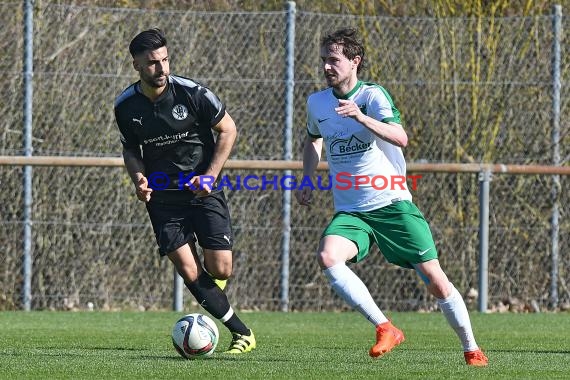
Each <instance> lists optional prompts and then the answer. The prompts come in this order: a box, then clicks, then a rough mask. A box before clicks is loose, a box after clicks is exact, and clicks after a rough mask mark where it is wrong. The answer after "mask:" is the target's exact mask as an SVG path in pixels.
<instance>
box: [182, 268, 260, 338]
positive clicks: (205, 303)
mask: <svg viewBox="0 0 570 380" xmlns="http://www.w3.org/2000/svg"><path fill="white" fill-rule="evenodd" d="M186 287H187V288H188V290H190V293H192V295H193V296H194V298H196V301H198V303H199V304H200V306H202V307H203V308H204V309H206V311H207V312H208V313H210V314H211V315H212V316H213V317H214V318H216V319H218V320H220V321H221V322H222V323H223V324H224V326H226V327H227V328H228V329H229V330H230V331H231V332H236V333H238V334H242V335H249V334H250V330H249V329H248V328H247V327H246V325H244V323H243V322H242V321H241V320H240V319H239V318H238V316H237V315H236V314H235V313H234V312H233V310H232V309H231V306H230V303H229V301H228V297H227V296H226V294H225V293H224V292H222V290H221V289H220V288H219V287H218V285H216V283H215V282H214V280H212V278H211V277H210V275H209V274H208V273H206V272H202V274H201V275H200V276H199V277H198V279H197V280H196V281H193V282H191V283H186ZM230 311H231V312H230ZM226 314H229V315H226ZM224 317H226V318H227V320H226V321H225V322H224V321H222V318H224ZM228 317H229V318H228Z"/></svg>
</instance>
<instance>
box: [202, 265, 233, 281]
mask: <svg viewBox="0 0 570 380" xmlns="http://www.w3.org/2000/svg"><path fill="white" fill-rule="evenodd" d="M208 273H210V275H211V276H212V277H214V278H216V279H218V280H227V279H228V278H230V277H231V275H232V267H231V265H224V266H215V267H214V268H212V269H211V270H208Z"/></svg>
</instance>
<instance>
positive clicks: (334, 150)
mask: <svg viewBox="0 0 570 380" xmlns="http://www.w3.org/2000/svg"><path fill="white" fill-rule="evenodd" d="M370 145H372V142H364V141H362V140H360V139H359V138H358V137H356V136H354V135H352V136H350V139H348V140H347V139H337V140H334V141H333V142H331V144H330V154H331V156H346V155H349V154H357V153H363V152H366V151H367V150H370V149H371V148H370Z"/></svg>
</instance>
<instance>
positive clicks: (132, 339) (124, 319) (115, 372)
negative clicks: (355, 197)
mask: <svg viewBox="0 0 570 380" xmlns="http://www.w3.org/2000/svg"><path fill="white" fill-rule="evenodd" d="M181 315H182V314H181V313H174V312H29V313H26V312H0V378H2V379H64V378H65V379H87V378H90V379H183V378H193V379H299V380H301V379H333V378H334V379H411V378H413V379H461V378H469V379H488V378H492V379H563V378H564V379H568V378H570V315H569V314H568V313H558V314H478V313H473V314H472V322H473V326H474V330H475V334H476V337H477V340H478V343H479V344H480V345H481V346H482V347H483V349H484V350H485V352H486V353H487V355H488V356H489V360H490V365H489V367H486V368H473V367H468V366H466V365H465V364H464V361H463V355H462V352H461V347H460V345H459V342H458V340H457V338H456V337H455V335H454V333H453V332H452V330H451V329H450V328H449V327H448V325H447V323H446V322H445V319H444V317H443V315H441V314H440V313H431V314H419V313H389V316H390V317H391V318H392V319H393V321H394V323H396V324H397V325H398V326H399V327H400V328H401V329H402V330H403V331H404V332H405V334H406V341H405V342H404V343H403V344H402V345H400V346H399V347H397V348H396V349H395V350H394V351H393V352H391V353H389V354H387V355H385V356H384V357H382V358H380V359H376V360H374V359H371V358H370V357H369V356H368V349H369V347H370V345H371V344H372V343H373V340H374V330H373V327H372V326H371V325H370V324H368V322H366V321H364V319H363V318H362V317H361V316H360V315H359V314H356V313H270V312H263V313H261V312H259V313H258V312H256V313H242V314H241V316H242V319H243V320H244V321H246V322H247V323H248V324H249V325H250V326H251V327H252V328H253V329H254V332H255V334H256V338H257V342H258V348H257V350H255V351H254V352H252V353H250V354H245V355H237V356H236V355H234V356H232V355H228V354H222V353H220V352H221V351H223V350H224V349H225V348H226V346H227V345H228V344H229V339H230V336H229V333H228V331H227V330H226V329H225V328H224V327H223V326H222V325H221V324H219V323H218V326H219V327H220V335H221V336H220V344H219V346H218V349H219V352H216V353H215V354H214V355H213V356H212V357H211V358H207V359H199V360H185V359H182V358H181V357H179V356H178V354H177V353H176V351H175V350H174V348H173V347H172V343H171V341H170V329H171V328H172V326H173V324H174V322H175V321H176V320H177V319H178V317H180V316H181Z"/></svg>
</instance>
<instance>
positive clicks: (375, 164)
mask: <svg viewBox="0 0 570 380" xmlns="http://www.w3.org/2000/svg"><path fill="white" fill-rule="evenodd" d="M320 55H321V60H322V68H323V74H324V76H325V79H326V82H327V85H328V86H329V87H328V88H327V89H325V90H323V91H319V92H316V93H314V94H312V95H310V96H309V98H308V100H307V132H308V135H307V139H306V141H305V145H304V151H303V174H304V175H305V176H308V177H312V176H313V175H314V172H315V169H316V167H317V164H318V162H319V161H320V157H321V151H322V147H323V144H324V145H325V147H326V153H327V160H328V164H329V170H330V174H331V178H332V181H333V183H332V191H333V199H334V205H335V211H336V213H335V215H334V217H333V219H332V221H331V222H330V224H329V225H328V226H327V227H326V229H325V230H324V232H323V234H322V237H321V240H320V243H319V248H318V253H317V260H318V263H319V265H320V267H321V268H322V270H323V272H324V274H325V276H326V277H327V278H328V280H329V282H330V284H331V287H332V289H333V290H334V291H335V292H336V293H337V294H338V295H339V296H340V297H342V298H343V299H344V300H345V301H346V302H347V303H348V304H349V305H351V306H352V307H353V308H355V309H356V310H357V311H358V312H360V313H361V314H362V315H363V316H364V317H365V318H366V319H367V320H368V321H370V322H371V323H372V324H373V325H374V326H375V328H376V343H375V344H374V346H372V348H371V349H370V352H369V354H370V356H372V357H374V358H376V357H380V356H381V355H383V354H385V353H387V352H389V351H391V350H392V349H393V348H394V347H396V346H397V345H399V344H400V343H402V342H403V341H404V333H403V332H402V331H401V330H399V329H398V328H397V327H395V326H394V325H393V324H392V323H391V322H390V321H389V320H388V318H386V316H385V315H384V314H383V313H382V311H381V310H380V308H379V307H378V305H377V304H376V302H375V301H374V299H373V298H372V296H371V294H370V292H369V290H368V288H367V287H366V285H365V284H364V283H363V282H362V280H361V279H360V278H359V277H358V276H357V275H356V274H355V273H354V272H353V271H352V270H351V269H350V268H349V267H348V266H347V265H346V263H347V262H354V263H356V262H360V261H362V260H363V259H364V258H365V257H366V256H367V255H368V253H369V249H370V244H371V243H373V242H374V243H376V244H377V245H378V247H379V248H380V251H381V252H382V254H383V255H384V256H385V258H386V259H387V260H388V261H389V262H390V263H393V264H395V265H398V266H400V267H403V268H410V269H414V270H415V271H416V272H417V273H418V274H419V276H420V277H421V278H422V280H423V281H424V282H425V284H426V285H427V288H428V290H429V292H430V293H431V294H432V295H433V296H434V297H436V299H437V303H438V305H439V307H440V309H441V310H442V312H443V314H444V315H445V317H446V319H447V321H448V322H449V324H450V325H451V327H452V328H453V330H454V331H455V332H456V334H457V336H458V337H459V339H460V341H461V344H462V346H463V352H464V358H465V361H466V363H467V364H468V365H473V366H486V365H487V362H488V359H487V357H486V356H485V354H484V353H483V352H482V351H481V349H480V348H479V346H478V345H477V343H476V342H475V337H474V335H473V330H472V328H471V321H470V318H469V314H468V311H467V307H466V306H465V302H464V301H463V298H462V296H461V294H460V293H459V292H458V291H457V289H456V288H455V287H454V286H453V284H452V283H451V282H450V281H449V280H448V278H447V276H446V274H445V273H444V272H443V270H442V269H441V267H440V264H439V260H438V254H437V250H436V247H435V244H434V241H433V238H432V234H431V231H430V229H429V226H428V223H427V222H426V220H425V219H424V216H423V215H422V213H421V212H420V211H419V210H418V208H417V207H416V206H415V204H414V203H412V196H411V194H410V192H409V191H408V189H407V187H406V184H405V182H403V181H400V180H399V179H401V178H405V176H406V162H405V159H404V156H403V153H402V148H404V147H405V146H406V145H407V143H408V137H407V135H406V132H405V131H404V129H403V127H402V125H401V121H400V113H399V111H398V109H397V108H396V107H395V105H394V102H393V101H392V98H391V97H390V95H389V94H388V92H387V91H386V90H385V89H384V88H382V87H381V86H379V85H377V84H374V83H365V82H362V81H360V80H359V79H358V74H359V72H360V70H361V68H362V67H363V64H364V58H365V52H364V47H363V45H362V43H361V42H360V41H359V37H358V34H357V32H356V30H355V29H351V28H347V29H341V30H338V31H336V32H334V33H332V34H329V35H326V36H325V37H324V38H323V39H322V40H321V47H320ZM379 178H383V180H382V181H377V179H379ZM394 178H397V179H398V180H397V181H393V180H392V179H394ZM340 180H342V181H340ZM349 181H350V182H349ZM386 182H387V183H386ZM311 191H312V189H311V188H310V187H309V186H303V187H302V188H301V189H299V190H298V191H297V192H296V193H295V196H296V198H297V201H298V202H299V203H300V204H301V205H304V206H310V204H311Z"/></svg>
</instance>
